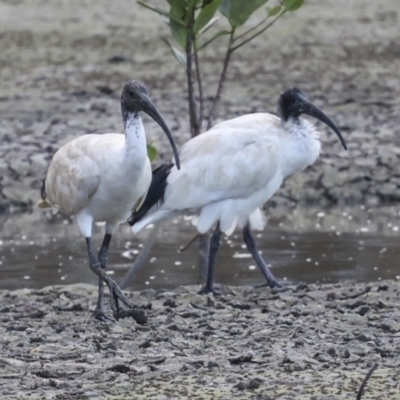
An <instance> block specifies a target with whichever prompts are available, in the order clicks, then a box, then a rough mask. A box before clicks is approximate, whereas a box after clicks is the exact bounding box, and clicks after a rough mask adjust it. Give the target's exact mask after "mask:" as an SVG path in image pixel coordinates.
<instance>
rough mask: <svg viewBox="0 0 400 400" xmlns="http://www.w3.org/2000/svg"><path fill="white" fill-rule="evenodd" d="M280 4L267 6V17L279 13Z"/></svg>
mask: <svg viewBox="0 0 400 400" xmlns="http://www.w3.org/2000/svg"><path fill="white" fill-rule="evenodd" d="M281 8H282V7H281V6H275V7H272V8H270V7H267V14H268V17H273V16H274V15H276V14H279V11H281Z"/></svg>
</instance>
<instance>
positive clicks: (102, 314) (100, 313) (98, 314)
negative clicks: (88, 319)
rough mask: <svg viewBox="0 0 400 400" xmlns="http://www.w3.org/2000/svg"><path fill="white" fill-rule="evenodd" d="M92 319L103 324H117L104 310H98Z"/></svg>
mask: <svg viewBox="0 0 400 400" xmlns="http://www.w3.org/2000/svg"><path fill="white" fill-rule="evenodd" d="M92 318H95V319H97V320H99V321H102V322H115V320H114V319H113V318H111V317H108V316H107V315H106V314H105V312H104V310H103V309H99V308H96V309H95V310H94V312H93V314H92Z"/></svg>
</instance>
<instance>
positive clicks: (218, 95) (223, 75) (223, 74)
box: [207, 29, 235, 130]
mask: <svg viewBox="0 0 400 400" xmlns="http://www.w3.org/2000/svg"><path fill="white" fill-rule="evenodd" d="M234 34H235V30H234V29H232V31H231V34H230V36H229V45H228V49H227V50H226V54H225V59H224V66H223V67H222V72H221V76H220V78H219V82H218V88H217V93H216V94H215V97H214V101H213V103H212V106H211V109H210V114H209V115H208V121H207V130H209V129H210V128H211V125H212V123H213V120H214V116H215V111H216V107H217V104H218V103H219V100H220V99H221V92H222V88H223V85H224V83H225V80H226V71H227V70H228V66H229V61H230V58H231V55H232V52H233V50H232V48H231V46H232V43H233V40H234V39H233V35H234Z"/></svg>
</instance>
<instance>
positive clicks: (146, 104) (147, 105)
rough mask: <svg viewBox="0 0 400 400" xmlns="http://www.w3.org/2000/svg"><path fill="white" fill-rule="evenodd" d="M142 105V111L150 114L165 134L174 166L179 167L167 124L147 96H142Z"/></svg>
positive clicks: (176, 150)
mask: <svg viewBox="0 0 400 400" xmlns="http://www.w3.org/2000/svg"><path fill="white" fill-rule="evenodd" d="M142 107H143V111H144V112H145V113H146V114H148V115H150V117H151V118H153V119H154V121H156V122H157V124H158V125H160V127H161V129H162V130H163V131H164V132H165V134H166V135H167V137H168V140H169V143H170V144H171V147H172V151H173V152H174V158H175V163H176V168H178V169H180V168H181V162H180V160H179V154H178V149H177V148H176V145H175V142H174V139H173V137H172V134H171V132H170V131H169V129H168V126H167V124H166V123H165V121H164V118H163V117H162V116H161V114H160V113H159V112H158V110H157V109H156V108H155V107H154V105H153V103H152V102H151V100H150V99H149V98H148V97H145V98H143V100H142Z"/></svg>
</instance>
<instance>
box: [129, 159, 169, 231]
mask: <svg viewBox="0 0 400 400" xmlns="http://www.w3.org/2000/svg"><path fill="white" fill-rule="evenodd" d="M174 166H175V164H174V163H173V162H168V163H165V164H163V165H161V166H159V167H158V168H156V169H155V170H154V171H153V177H152V179H151V184H150V187H149V190H148V192H147V194H146V198H145V199H144V202H143V204H142V206H141V207H140V208H139V210H137V211H134V212H132V213H131V215H130V217H129V218H128V223H129V225H130V226H133V225H134V224H135V223H136V222H138V221H140V220H141V219H142V218H143V217H144V216H145V215H146V214H147V213H148V212H149V211H150V210H151V209H152V208H153V207H154V206H155V205H156V204H158V203H162V202H163V201H164V194H165V189H166V188H167V178H168V175H169V173H170V171H171V169H172V168H173V167H174Z"/></svg>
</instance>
